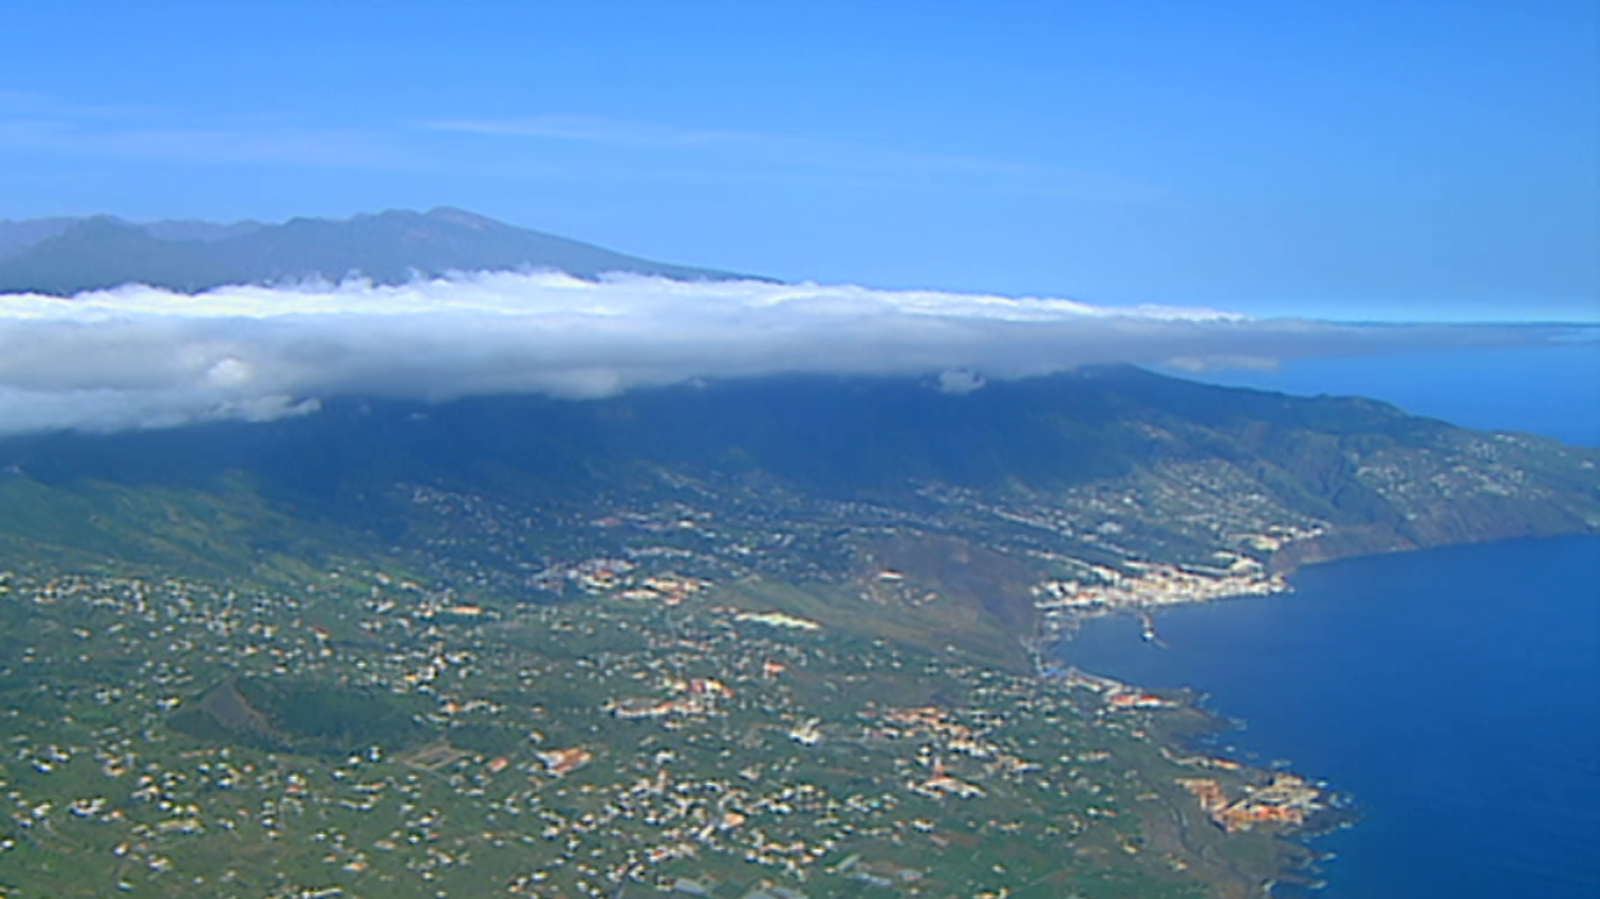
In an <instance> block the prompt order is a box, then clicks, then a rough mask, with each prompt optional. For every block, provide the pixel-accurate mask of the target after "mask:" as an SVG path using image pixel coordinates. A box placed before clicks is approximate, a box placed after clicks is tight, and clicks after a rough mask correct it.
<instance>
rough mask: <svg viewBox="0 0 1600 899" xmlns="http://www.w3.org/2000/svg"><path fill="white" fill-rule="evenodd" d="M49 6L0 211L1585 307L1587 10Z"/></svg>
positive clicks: (1035, 278)
mask: <svg viewBox="0 0 1600 899" xmlns="http://www.w3.org/2000/svg"><path fill="white" fill-rule="evenodd" d="M459 6H461V7H464V8H455V7H454V6H451V7H447V6H446V5H444V4H432V3H429V4H421V3H402V2H388V3H323V4H307V3H296V2H277V3H273V4H245V3H170V2H146V3H139V4H129V3H122V2H114V3H113V2H105V3H90V2H62V3H55V4H43V3H23V4H12V5H11V6H10V7H9V8H8V9H7V14H6V28H5V34H4V36H3V37H0V197H4V200H3V201H0V218H10V219H19V218H30V217H37V216H46V215H58V214H82V213H89V212H111V213H115V214H119V215H122V216H125V217H128V218H133V219H138V220H143V219H154V218H172V217H194V218H207V219H222V220H231V219H238V218H258V219H265V220H281V219H283V218H286V217H289V216H293V215H332V216H344V215H349V214H352V213H357V212H363V211H375V210H378V209H382V208H388V207H411V208H428V207H431V206H435V205H455V206H461V207H465V208H469V209H472V210H475V211H478V212H482V213H484V214H487V215H491V216H494V217H497V218H501V219H504V220H507V221H510V222H513V223H516V224H521V225H525V226H529V227H534V228H539V229H542V230H547V231H552V232H555V233H560V234H564V235H568V236H573V237H578V238H581V239H586V240H591V241H594V242H597V243H601V244H605V245H608V246H611V247H614V248H617V249H621V250H624V251H627V252H632V253H636V254H639V255H646V256H651V257H655V258H661V259H665V260H670V261H675V262H681V263H691V264H705V265H714V266H718V267H723V268H732V269H737V270H744V271H750V272H756V273H761V274H767V275H773V276H777V277H782V278H789V279H804V278H811V279H817V280H821V281H828V282H854V283H861V284H867V285H871V286H875V287H889V288H898V287H933V288H939V289H946V290H978V291H993V292H1000V293H1005V294H1010V295H1051V296H1070V297H1074V298H1077V299H1082V300H1085V301H1089V302H1095V303H1103V304H1113V305H1122V304H1134V303H1163V304H1181V305H1211V306H1217V307H1221V308H1227V309H1233V310H1238V311H1243V312H1247V313H1252V314H1300V315H1310V316H1316V317H1326V318H1339V319H1447V320H1461V319H1498V320H1508V319H1509V320H1515V319H1528V318H1543V319H1552V318H1556V319H1566V320H1574V319H1578V320H1590V321H1593V320H1596V319H1600V308H1597V304H1600V300H1597V296H1600V259H1597V253H1600V251H1597V249H1596V248H1597V247H1600V223H1597V218H1600V213H1597V209H1600V184H1597V179H1600V176H1597V174H1596V172H1597V166H1596V164H1595V163H1596V159H1597V158H1600V125H1597V114H1596V109H1597V108H1600V88H1597V85H1600V58H1597V57H1600V51H1597V49H1596V47H1597V42H1596V38H1595V34H1596V29H1597V27H1600V21H1597V19H1600V12H1597V9H1600V7H1597V5H1596V4H1594V3H1593V2H1590V0H1576V2H1560V0H1516V2H1511V0H1506V2H1498V3H1494V2H1475V0H1447V2H1446V0H1441V2H1374V3H1363V2H1352V0H1343V2H1336V3H1335V2H1322V3H1317V2H1304V3H1281V2H1279V3H1239V2H1205V3H1200V2H1173V3H1163V2H1123V3H1112V2H1100V3H1074V2H1065V0H1058V2H1052V3H1015V2H1013V3H985V4H982V5H981V7H980V5H979V4H976V3H966V4H954V3H946V4H926V3H918V4H912V3H894V2H876V3H830V2H808V3H748V2H745V3H696V2H687V0H680V2H671V3H645V2H639V3H629V2H590V3H576V2H574V3H532V2H517V3H470V4H460V5H459Z"/></svg>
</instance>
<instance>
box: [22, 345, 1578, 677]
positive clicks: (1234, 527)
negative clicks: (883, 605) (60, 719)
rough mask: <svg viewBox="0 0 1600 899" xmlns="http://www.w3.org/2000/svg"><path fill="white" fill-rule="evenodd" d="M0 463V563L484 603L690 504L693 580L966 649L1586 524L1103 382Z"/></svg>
mask: <svg viewBox="0 0 1600 899" xmlns="http://www.w3.org/2000/svg"><path fill="white" fill-rule="evenodd" d="M0 464H4V465H5V466H7V471H8V472H9V473H8V474H7V475H6V476H4V477H3V478H0V508H6V502H7V500H8V499H9V500H10V501H11V502H13V503H14V504H15V506H14V507H13V508H12V511H11V513H10V514H8V515H6V516H4V518H0V536H3V537H4V538H5V539H6V540H7V541H8V542H10V543H11V544H12V545H13V546H22V547H25V546H26V545H27V541H28V540H30V539H33V538H34V537H36V536H37V535H45V534H50V535H54V536H53V537H51V538H50V539H51V543H52V546H53V547H55V548H54V549H53V550H52V552H55V553H57V554H66V555H69V556H71V557H73V558H77V559H80V560H92V559H93V558H95V557H97V556H98V557H99V558H101V559H102V560H103V563H104V565H105V567H108V568H116V567H118V565H121V566H122V567H124V568H126V567H128V565H129V564H130V560H133V561H134V562H137V564H136V565H134V566H133V567H149V566H154V568H156V569H159V568H160V567H161V566H162V565H175V566H177V567H179V568H184V567H191V566H200V567H203V568H205V569H206V570H208V571H212V572H226V571H228V570H229V566H230V565H233V566H235V567H236V568H237V570H238V571H241V572H249V571H252V570H260V571H264V572H271V571H278V572H284V571H292V570H297V566H300V565H302V564H304V559H305V558H307V557H316V556H318V555H319V554H321V553H323V552H324V550H319V549H317V547H319V546H322V547H329V548H331V549H332V550H333V551H335V552H336V553H338V552H343V553H353V554H356V555H362V554H366V555H370V556H372V557H374V558H378V557H383V558H388V559H390V560H391V561H390V562H388V563H385V564H396V565H399V566H400V567H403V568H406V569H407V570H411V571H431V572H432V577H433V578H435V579H437V581H438V583H440V584H454V585H456V586H455V587H453V588H452V589H457V590H466V589H468V588H465V587H462V586H461V585H464V584H470V585H472V586H471V588H470V590H469V592H474V593H476V594H479V595H480V598H481V599H482V601H484V602H486V603H491V604H492V603H494V602H505V601H525V600H528V599H535V600H539V601H544V600H547V599H550V598H554V597H556V596H560V595H563V594H564V593H565V592H567V589H568V588H567V587H566V586H562V585H561V584H557V583H546V582H542V581H540V580H539V579H538V578H537V577H534V576H533V573H535V572H537V571H539V570H544V569H549V568H551V567H554V566H557V564H558V560H559V559H563V558H566V557H569V556H573V557H581V556H582V555H584V554H590V555H594V556H596V557H604V558H627V557H628V554H629V553H630V552H637V551H641V546H640V545H636V544H633V543H629V541H628V539H622V536H619V535H625V534H632V533H633V532H632V531H631V530H629V529H628V528H626V527H625V528H623V529H622V530H620V531H617V530H613V529H612V528H611V527H610V526H606V527H601V528H599V529H598V530H596V528H595V527H594V526H593V525H592V522H594V521H601V520H610V519H614V518H617V517H618V516H621V520H622V521H624V522H626V521H629V520H632V519H630V518H629V517H628V516H632V515H665V516H668V517H671V513H669V512H666V511H662V510H669V509H671V508H674V507H676V506H680V505H681V506H684V507H685V508H689V507H693V508H697V509H701V510H702V511H703V512H704V513H705V514H706V515H708V516H711V517H710V518H708V519H706V520H707V521H708V522H709V521H715V522H717V524H716V526H715V527H711V531H714V532H715V533H717V534H720V535H721V536H719V537H716V538H714V539H713V538H710V537H706V536H705V535H706V534H707V533H710V531H707V530H706V528H708V527H710V525H697V526H696V529H695V530H694V531H692V533H694V534H697V535H699V536H697V537H696V538H695V539H696V540H701V539H702V538H703V539H704V540H709V541H710V542H709V543H705V544H704V545H701V544H697V543H694V542H693V541H691V542H690V543H689V544H680V543H677V542H672V541H669V544H668V545H670V546H672V547H675V549H673V550H672V551H673V552H678V551H683V552H686V553H688V554H689V555H688V556H686V557H685V558H691V559H698V560H699V561H698V562H696V563H695V564H699V565H703V566H705V567H706V572H705V573H702V574H701V575H700V576H705V577H707V578H708V579H714V580H719V581H727V582H734V581H739V580H741V579H744V578H749V577H755V578H758V579H765V580H771V581H774V582H786V583H787V582H794V583H798V584H802V585H804V584H813V585H815V589H816V590H819V591H821V593H820V594H817V595H825V596H835V595H836V594H837V593H838V592H839V591H840V590H846V591H848V589H849V587H848V585H850V584H854V583H862V584H871V583H874V581H873V578H874V577H875V576H876V575H875V573H874V572H875V571H876V570H877V569H878V568H879V567H887V568H896V567H909V568H911V569H913V570H922V571H925V572H926V575H925V576H926V577H927V578H928V581H929V583H930V584H937V585H939V586H938V587H937V588H936V589H937V590H939V591H942V592H943V593H945V594H946V595H947V598H948V599H949V601H951V602H954V603H956V605H957V606H958V607H961V608H966V609H967V610H968V611H969V612H970V613H971V614H973V615H976V616H977V617H976V618H974V619H973V620H972V621H973V623H972V624H971V625H970V627H969V628H968V629H969V630H970V633H969V634H968V636H969V637H970V638H971V639H973V640H975V641H978V642H981V643H983V644H984V645H985V646H989V647H994V646H1000V645H1004V644H1005V643H1006V641H1012V642H1011V643H1010V645H1011V646H1012V647H1014V648H1015V647H1018V646H1019V645H1020V644H1018V643H1016V642H1015V641H1017V640H1021V639H1026V638H1028V637H1029V635H1030V632H1031V628H1032V627H1033V625H1032V624H1030V623H1029V622H1032V621H1036V618H1037V616H1036V615H1035V614H1034V612H1033V611H1032V605H1033V600H1030V599H1029V598H1028V597H1029V596H1030V592H1029V591H1030V590H1037V589H1045V588H1044V587H1042V586H1041V585H1047V584H1049V583H1051V582H1064V581H1074V582H1081V583H1084V584H1088V583H1100V582H1107V583H1116V582H1126V583H1136V582H1138V581H1139V580H1140V579H1141V578H1144V577H1145V574H1144V572H1148V571H1149V570H1152V569H1151V568H1150V566H1156V567H1157V568H1161V569H1163V570H1164V569H1165V568H1166V567H1170V566H1177V568H1176V569H1174V570H1178V569H1181V570H1184V571H1190V572H1199V573H1200V574H1198V575H1196V576H1197V577H1201V578H1202V580H1207V582H1208V583H1209V582H1215V583H1216V584H1217V585H1219V586H1217V587H1216V589H1219V590H1220V589H1225V588H1227V587H1228V585H1229V584H1234V582H1233V581H1229V580H1228V578H1229V577H1234V574H1229V573H1228V570H1229V569H1230V566H1232V568H1233V569H1237V571H1245V572H1254V573H1251V574H1249V576H1248V577H1244V578H1243V579H1239V580H1237V583H1236V584H1234V586H1236V587H1238V588H1239V589H1241V590H1243V589H1255V588H1257V587H1261V586H1263V585H1269V584H1270V581H1271V578H1273V577H1277V576H1280V575H1282V574H1283V573H1285V572H1287V571H1290V570H1293V569H1294V568H1295V567H1297V566H1299V565H1303V564H1308V563H1312V562H1317V561H1324V560H1329V559H1334V558H1339V557H1343V556H1350V555H1360V554H1367V553H1374V552H1387V551H1394V550H1403V549H1412V548H1419V547H1427V546H1439V545H1445V544H1449V543H1459V542H1471V541H1481V540H1494V539H1505V538H1510V537H1522V536H1538V535H1556V534H1565V533H1582V532H1596V531H1600V470H1597V466H1600V451H1596V450H1590V449H1582V448H1576V447H1567V446H1563V445H1561V444H1559V443H1556V442H1554V441H1550V440H1545V439H1542V438H1538V437H1533V436H1530V435H1519V434H1511V433H1482V432H1474V431H1468V430H1465V429H1460V428H1456V427H1453V426H1451V425H1449V424H1447V423H1445V422H1442V421H1437V420H1434V419H1426V418H1419V417H1416V416H1411V415H1407V414H1406V413H1404V412H1401V411H1400V410H1398V409H1396V408H1394V407H1392V406H1389V405H1387V404H1384V403H1379V402H1375V401H1371V400H1364V399H1361V398H1341V397H1314V398H1305V397H1291V396H1285V395H1282V394H1272V393H1266V392H1262V391H1255V390H1248V389H1243V388H1223V387H1215V386H1211V385H1204V384H1196V383H1193V382H1187V381H1183V380H1180V379H1176V378H1170V377H1167V376H1163V375H1157V374H1154V373H1150V372H1146V371H1143V370H1141V369H1136V368H1133V367H1130V366H1104V367H1097V368H1090V369H1083V370H1079V371H1075V372H1070V373H1066V374H1062V375H1058V376H1052V377H1046V378H1036V379H1031V380H1027V381H1020V382H994V383H991V384H989V385H988V386H986V387H985V388H983V389H982V390H979V391H976V392H974V393H972V394H968V395H964V396H953V395H950V394H947V393H942V392H940V391H939V390H937V388H936V385H934V384H932V383H930V382H927V381H923V380H917V379H906V378H845V377H821V376H812V377H799V376H795V377H789V378H772V379H760V380H735V381H728V382H713V383H708V384H703V385H694V386H679V387H671V388H658V389H652V390H639V391H634V392H632V393H629V394H625V395H622V396H618V397H613V398H609V399H604V400H585V401H572V400H557V399H550V398H544V397H536V396H502V397H485V398H475V399H464V400H456V401H452V402H446V403H439V404H433V405H429V404H426V403H421V402H413V401H401V400H381V399H377V398H343V399H333V400H329V401H327V402H326V403H325V404H324V407H323V409H322V410H321V411H319V412H316V413H313V414H310V415H305V416H301V417H296V418H290V419H284V420H280V421H277V422H271V423H239V422H222V423H213V424H206V425H190V426H186V427H183V428H178V429H170V430H152V431H142V432H125V433H121V434H111V435H91V434H71V433H58V434H50V435H35V436H30V437H16V438H11V439H9V440H6V441H0ZM18 509H26V510H29V511H27V514H21V513H19V512H18V511H17V510H18ZM686 520H694V519H693V518H692V516H691V518H690V519H686ZM86 522H87V524H86ZM652 533H653V532H652ZM636 536H640V537H641V538H642V537H643V536H644V535H636ZM629 539H631V538H629ZM684 539H687V537H685V538H684ZM618 541H620V542H618ZM719 541H725V542H719ZM691 544H692V545H691ZM119 546H121V547H127V558H125V559H121V560H119V559H117V558H116V547H119ZM736 547H743V549H738V548H736ZM752 553H753V554H752ZM955 557H961V558H967V559H969V560H971V561H970V562H969V563H962V565H958V566H956V567H954V568H952V567H951V566H950V563H949V562H948V560H949V559H950V558H955ZM874 559H877V560H879V561H876V562H875V561H872V560H874ZM892 559H899V560H902V561H900V562H893V563H891V562H889V561H884V560H892ZM983 559H987V560H988V561H986V562H982V563H981V565H980V561H979V560H983ZM940 560H945V561H940ZM1219 560H1221V561H1219ZM969 565H971V566H978V568H973V569H971V570H969V568H968V566H969ZM263 566H264V567H263ZM979 568H981V571H980V570H978V569H979ZM1237 571H1236V572H1235V574H1236V573H1237ZM1085 572H1091V574H1085ZM1093 572H1098V573H1093ZM710 573H717V575H718V576H717V577H715V578H712V577H710V576H709V575H710ZM1086 578H1087V580H1086ZM1207 589H1211V588H1207ZM552 591H553V592H552ZM1035 595H1036V594H1035ZM541 597H543V599H541ZM796 601H797V602H802V604H803V605H804V606H805V609H804V611H806V612H807V613H808V614H810V615H813V616H816V615H822V616H824V617H826V615H827V614H829V613H828V612H827V609H828V608H829V607H830V606H837V604H836V603H835V602H834V601H832V600H830V601H827V602H823V601H822V600H819V599H817V598H816V596H812V598H811V599H804V600H796ZM813 606H815V607H813ZM818 608H821V609H823V611H818ZM833 612H834V613H836V614H840V615H845V616H846V617H848V618H850V620H852V621H856V622H858V623H860V626H862V627H873V626H879V625H884V624H885V622H887V621H889V619H888V618H884V617H882V616H878V617H876V618H874V617H873V616H867V617H866V618H862V617H861V613H860V612H859V610H858V611H855V612H848V611H846V610H845V609H844V607H836V608H834V610H833ZM950 614H951V615H952V616H955V618H959V617H960V616H959V615H958V614H957V613H956V612H954V611H952V612H951V613H950ZM962 614H966V613H962ZM890 618H893V616H890ZM955 618H953V619H952V620H955ZM896 620H898V619H896ZM930 620H931V619H930ZM874 621H875V622H876V624H870V623H862V622H874ZM981 622H987V623H981ZM929 626H930V627H932V625H929ZM895 627H896V628H897V629H899V632H902V633H910V632H911V631H914V630H915V625H913V624H906V623H904V622H902V623H900V624H896V625H895ZM907 628H910V630H907ZM959 631H960V628H955V629H954V630H952V626H951V625H948V624H946V625H941V626H939V627H937V628H933V630H931V631H930V633H933V632H937V633H938V634H939V635H940V639H944V640H947V641H950V642H960V639H959V638H958V637H957V636H952V634H953V633H957V632H959ZM1008 655H1009V656H1010V658H1009V661H1007V662H1006V664H1010V665H1015V664H1017V663H1018V662H1019V659H1018V657H1016V656H1015V655H1014V653H1012V652H1010V651H996V652H992V658H997V659H1001V660H1004V657H1006V656H1008Z"/></svg>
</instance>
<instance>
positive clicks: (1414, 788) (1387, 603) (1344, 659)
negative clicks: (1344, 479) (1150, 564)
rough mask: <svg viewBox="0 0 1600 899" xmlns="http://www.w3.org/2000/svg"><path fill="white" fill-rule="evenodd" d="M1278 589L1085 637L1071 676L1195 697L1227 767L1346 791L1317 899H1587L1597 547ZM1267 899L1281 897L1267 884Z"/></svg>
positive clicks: (1599, 761)
mask: <svg viewBox="0 0 1600 899" xmlns="http://www.w3.org/2000/svg"><path fill="white" fill-rule="evenodd" d="M1292 583H1293V584H1294V586H1295V592H1294V593H1292V594H1288V595H1284V596H1277V597H1268V598H1249V599H1237V600H1227V601H1223V602H1217V603H1212V604H1207V605H1197V606H1188V607H1183V608H1178V609H1174V610H1173V611H1171V612H1168V613H1165V614H1162V615H1159V616H1157V619H1156V625H1157V629H1158V631H1159V634H1160V637H1161V641H1162V643H1164V644H1165V647H1166V648H1162V647H1161V646H1157V645H1155V644H1152V643H1146V642H1144V641H1142V640H1141V639H1140V635H1139V623H1138V622H1137V620H1135V619H1132V618H1113V619H1101V620H1098V621H1093V622H1089V623H1087V624H1086V625H1085V626H1084V627H1083V628H1082V630H1081V631H1080V633H1079V635H1078V637H1077V639H1076V640H1074V641H1073V642H1071V643H1069V644H1065V645H1064V646H1063V647H1062V649H1061V654H1062V656H1063V658H1064V659H1066V660H1068V661H1070V662H1072V663H1073V664H1076V665H1078V666H1079V667H1081V668H1083V669H1085V670H1088V671H1092V672H1096V673H1101V674H1106V675H1110V676H1112V677H1116V678H1119V679H1122V680H1127V681H1132V682H1134V683H1138V684H1141V685H1145V686H1152V687H1174V686H1187V687H1192V688H1194V689H1196V690H1199V691H1201V692H1203V693H1206V694H1209V699H1208V700H1207V707H1208V708H1210V709H1211V710H1212V711H1214V712H1216V713H1217V714H1220V715H1224V716H1227V717H1229V718H1234V719H1239V721H1240V722H1241V725H1242V729H1241V730H1234V731H1231V732H1226V733H1223V734H1221V735H1220V736H1217V737H1215V738H1213V744H1214V745H1213V748H1214V749H1219V750H1220V749H1221V748H1222V747H1231V749H1232V750H1233V752H1234V753H1235V754H1236V755H1238V756H1239V757H1241V758H1250V759H1251V760H1253V761H1254V762H1255V763H1257V764H1262V765H1270V764H1272V763H1274V762H1277V761H1279V760H1282V761H1284V762H1287V763H1288V764H1289V765H1290V767H1292V769H1293V770H1295V771H1297V772H1300V773H1303V774H1306V775H1308V776H1311V777H1313V778H1318V779H1325V780H1327V781H1329V782H1330V784H1331V785H1332V786H1333V787H1334V788H1335V789H1337V790H1339V791H1342V792H1345V793H1348V794H1351V795H1352V796H1353V797H1354V800H1355V802H1356V803H1357V805H1358V807H1359V810H1360V823H1359V824H1357V825H1356V826H1355V827H1353V828H1350V829H1347V830H1343V831H1340V832H1337V833H1333V834H1329V835H1326V836H1323V837H1320V838H1317V839H1315V840H1313V841H1312V842H1311V845H1312V846H1313V847H1314V848H1316V849H1318V850H1321V851H1324V852H1330V853H1333V854H1334V855H1335V856H1336V857H1335V858H1333V859H1332V860H1330V861H1327V862H1325V863H1323V864H1322V866H1321V876H1322V877H1324V878H1325V879H1326V881H1327V886H1326V888H1325V889H1323V890H1322V891H1321V892H1320V893H1318V894H1317V895H1319V896H1320V897H1322V899H1415V897H1418V896H1450V897H1453V899H1479V897H1482V899H1491V897H1493V899H1504V897H1507V896H1539V897H1541V899H1567V897H1571V899H1578V897H1584V899H1592V897H1595V896H1600V865H1597V864H1596V862H1595V860H1596V859H1600V538H1596V537H1571V538H1558V539H1549V540H1523V541H1512V542H1505V543H1496V544H1488V545H1476V546H1457V547H1450V548H1446V549H1439V550H1431V551H1427V552H1418V553H1402V554H1397V555H1390V556H1379V557H1371V558H1364V559H1352V560H1345V561H1341V562H1335V563H1331V564H1327V565H1320V566H1314V567H1311V568H1307V569H1305V570H1302V571H1300V572H1298V573H1297V574H1296V575H1295V576H1294V577H1293V578H1292ZM1277 895H1279V896H1288V895H1292V894H1291V892H1290V891H1289V890H1288V889H1287V888H1284V889H1280V890H1279V892H1278V894H1277Z"/></svg>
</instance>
